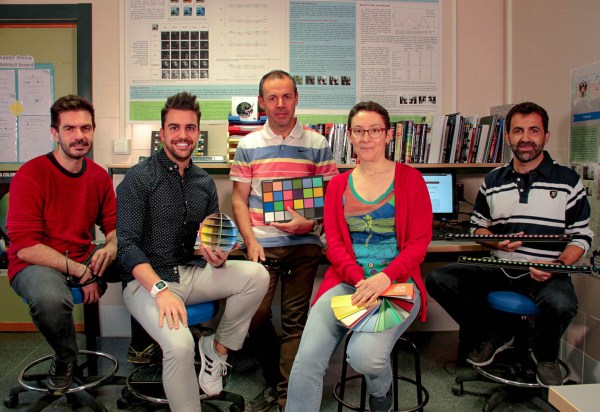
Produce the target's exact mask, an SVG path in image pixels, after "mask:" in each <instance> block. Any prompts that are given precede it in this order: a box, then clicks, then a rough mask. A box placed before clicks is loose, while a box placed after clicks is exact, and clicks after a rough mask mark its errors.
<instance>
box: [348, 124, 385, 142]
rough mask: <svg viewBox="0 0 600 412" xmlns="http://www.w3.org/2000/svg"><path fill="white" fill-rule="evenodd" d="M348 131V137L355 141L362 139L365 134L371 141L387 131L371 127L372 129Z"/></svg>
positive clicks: (351, 129) (352, 129)
mask: <svg viewBox="0 0 600 412" xmlns="http://www.w3.org/2000/svg"><path fill="white" fill-rule="evenodd" d="M348 130H349V131H350V136H351V137H352V138H353V139H355V140H361V139H362V138H364V137H365V133H368V134H369V137H370V138H371V139H379V138H380V137H381V136H383V135H385V132H386V131H387V129H382V128H381V127H373V128H372V129H355V128H353V127H351V128H350V129H348Z"/></svg>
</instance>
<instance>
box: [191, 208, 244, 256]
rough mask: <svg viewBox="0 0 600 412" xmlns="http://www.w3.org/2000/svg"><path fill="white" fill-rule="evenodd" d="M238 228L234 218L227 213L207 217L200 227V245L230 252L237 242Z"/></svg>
mask: <svg viewBox="0 0 600 412" xmlns="http://www.w3.org/2000/svg"><path fill="white" fill-rule="evenodd" d="M237 235H238V228H237V226H236V224H235V222H234V221H233V219H232V218H230V217H229V216H227V215H226V214H225V213H214V214H212V215H210V216H207V217H206V218H205V219H204V220H203V221H202V224H201V225H200V229H199V230H198V237H199V240H200V244H201V245H203V246H205V247H210V248H211V249H213V250H214V249H216V248H217V247H218V248H219V249H221V250H222V251H223V252H229V251H230V250H231V249H233V247H234V246H235V244H236V242H237Z"/></svg>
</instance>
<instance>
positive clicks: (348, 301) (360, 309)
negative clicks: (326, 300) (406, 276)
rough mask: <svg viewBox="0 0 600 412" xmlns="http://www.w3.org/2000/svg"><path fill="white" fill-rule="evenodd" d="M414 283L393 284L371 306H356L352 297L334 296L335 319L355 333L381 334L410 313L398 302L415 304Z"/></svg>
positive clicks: (332, 304)
mask: <svg viewBox="0 0 600 412" xmlns="http://www.w3.org/2000/svg"><path fill="white" fill-rule="evenodd" d="M414 293H415V291H414V285H413V284H412V283H393V284H391V285H390V287H389V288H387V289H386V290H385V291H384V292H383V293H382V294H381V295H380V296H379V299H377V301H375V303H374V304H373V305H371V306H368V307H366V306H355V305H353V304H352V295H341V296H333V297H332V298H331V309H332V310H333V314H334V315H335V317H336V318H337V319H338V320H339V321H340V322H342V324H343V325H344V326H346V327H347V328H348V329H352V330H353V331H355V332H381V331H383V330H386V329H389V328H392V327H394V326H396V325H398V324H400V323H402V322H404V321H405V320H406V319H407V318H408V316H409V313H408V312H407V311H406V310H404V309H403V308H402V307H400V306H399V305H398V303H397V302H398V301H405V302H411V303H412V302H414V297H415V295H414Z"/></svg>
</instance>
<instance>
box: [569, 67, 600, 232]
mask: <svg viewBox="0 0 600 412" xmlns="http://www.w3.org/2000/svg"><path fill="white" fill-rule="evenodd" d="M570 90H571V124H570V140H569V141H570V147H569V161H570V163H571V167H572V168H573V169H575V170H576V171H577V172H578V173H579V175H580V176H581V179H582V182H583V186H584V188H585V191H586V194H587V196H588V200H589V201H590V206H591V208H592V214H591V216H592V218H591V220H592V221H591V227H592V230H593V231H594V233H600V218H599V217H598V216H599V215H598V213H599V212H600V206H599V203H600V202H598V201H597V200H600V190H599V189H600V180H599V179H598V171H599V164H598V161H599V159H598V144H599V143H600V136H599V131H600V62H596V63H593V64H590V65H587V66H583V67H579V68H577V69H573V70H571V85H570Z"/></svg>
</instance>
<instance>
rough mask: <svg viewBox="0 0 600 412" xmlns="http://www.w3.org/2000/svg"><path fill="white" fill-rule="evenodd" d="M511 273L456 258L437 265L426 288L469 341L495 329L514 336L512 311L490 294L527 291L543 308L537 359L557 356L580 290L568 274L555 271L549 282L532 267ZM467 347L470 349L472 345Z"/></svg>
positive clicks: (538, 319) (537, 334)
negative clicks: (497, 307)
mask: <svg viewBox="0 0 600 412" xmlns="http://www.w3.org/2000/svg"><path fill="white" fill-rule="evenodd" d="M506 272H507V273H508V274H510V275H511V276H518V275H522V274H525V276H523V277H520V278H518V279H510V278H509V277H507V276H506V275H505V274H504V273H503V271H502V270H501V269H499V268H495V267H479V266H470V265H461V264H458V263H453V264H450V265H446V266H442V267H440V268H437V269H435V270H433V271H432V272H431V273H430V274H429V275H427V278H426V279H425V286H426V288H427V291H428V292H429V294H430V295H431V297H433V298H434V299H435V300H436V301H437V302H438V303H439V304H440V305H441V306H442V307H443V308H444V309H445V310H446V312H448V314H449V315H450V316H451V317H452V318H453V319H454V320H455V321H456V322H457V323H458V324H459V325H460V327H461V334H464V337H465V339H466V340H467V342H464V343H466V344H467V345H469V346H476V345H477V344H478V343H480V342H482V341H485V340H486V339H488V338H489V337H490V336H491V335H493V334H499V335H501V336H510V334H511V333H512V330H513V326H512V322H513V321H514V320H513V317H507V316H506V314H503V313H500V312H497V311H494V310H492V309H491V308H490V306H489V304H488V302H487V294H488V293H489V292H492V291H495V290H510V291H514V292H519V293H522V294H524V295H526V296H529V297H530V298H531V299H532V300H533V301H534V302H535V304H536V306H537V308H538V311H539V314H538V315H536V316H535V323H534V342H533V347H534V353H535V356H536V359H537V360H538V361H540V362H541V361H551V362H552V361H554V360H556V358H557V357H558V353H559V350H560V339H561V336H562V335H563V333H564V332H565V331H566V330H567V327H568V326H569V324H570V323H571V321H572V320H573V318H574V317H575V315H576V314H577V295H576V294H575V288H574V287H573V283H572V282H571V277H570V276H569V275H567V274H555V275H553V276H552V277H551V278H550V279H549V280H547V281H545V282H538V281H535V280H533V279H531V277H530V276H529V274H528V273H527V272H529V271H528V269H524V270H515V269H513V270H509V269H506ZM463 329H464V330H463ZM469 349H470V348H468V349H467V350H469Z"/></svg>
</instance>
